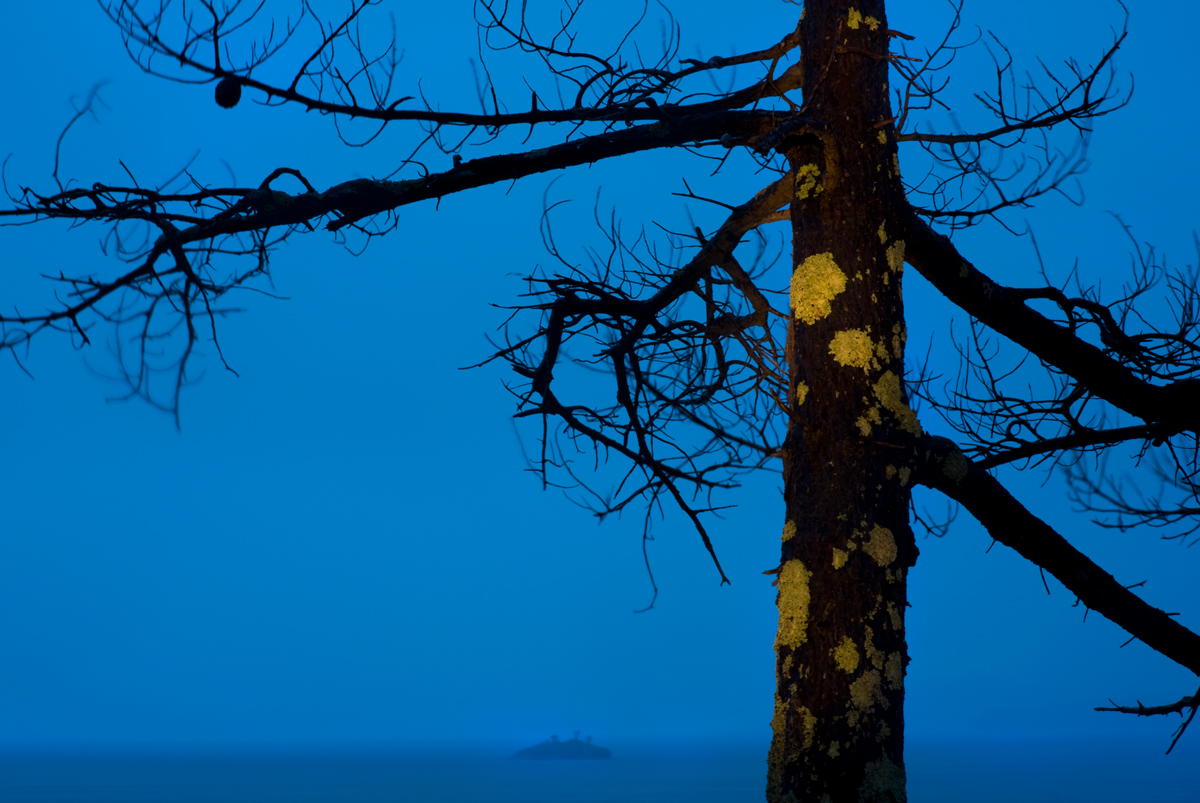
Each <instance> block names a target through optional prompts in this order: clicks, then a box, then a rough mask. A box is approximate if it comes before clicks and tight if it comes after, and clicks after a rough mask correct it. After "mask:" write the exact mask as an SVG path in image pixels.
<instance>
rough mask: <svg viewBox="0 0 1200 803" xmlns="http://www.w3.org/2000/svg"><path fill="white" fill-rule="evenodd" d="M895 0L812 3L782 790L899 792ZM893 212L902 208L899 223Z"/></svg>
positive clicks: (907, 551) (902, 526) (804, 27)
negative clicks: (891, 72)
mask: <svg viewBox="0 0 1200 803" xmlns="http://www.w3.org/2000/svg"><path fill="white" fill-rule="evenodd" d="M883 6H884V4H883V2H882V0H876V2H865V3H862V4H860V5H858V6H857V7H855V8H850V9H847V8H846V7H845V6H841V5H839V4H836V3H831V2H811V1H810V2H807V3H806V4H805V9H804V16H803V18H802V24H801V37H802V45H801V47H802V52H803V56H802V61H803V74H804V87H803V88H804V99H805V116H806V117H808V118H811V119H815V120H818V121H820V124H819V125H816V126H809V127H807V128H805V129H801V130H798V131H797V132H796V133H795V134H794V135H793V136H791V137H790V138H789V139H787V140H786V141H785V142H784V143H783V145H782V146H781V148H780V150H782V151H783V152H784V153H785V154H786V156H787V157H788V160H789V161H790V163H791V165H792V167H793V168H794V169H795V171H796V191H795V202H794V203H793V205H792V224H793V238H794V239H793V243H794V258H795V261H794V273H793V278H792V299H791V300H792V314H793V319H792V323H791V331H790V334H789V343H788V362H789V365H790V369H791V383H792V384H791V387H792V392H793V399H794V402H795V405H796V406H795V414H794V417H793V421H792V424H791V428H790V432H789V435H788V439H787V446H786V450H785V466H784V478H785V495H786V499H787V519H786V523H785V526H784V532H783V544H782V561H781V564H780V569H779V577H778V579H779V596H778V605H779V632H778V636H777V639H776V681H777V691H776V700H775V714H774V719H773V721H772V727H773V730H774V739H773V741H772V745H771V752H770V757H769V759H768V789H767V799H768V800H770V801H813V803H818V801H820V802H821V803H842V801H902V800H904V799H905V792H904V784H905V775H904V760H903V740H904V721H903V702H904V683H903V680H904V671H905V666H906V665H907V663H908V654H907V651H906V649H905V640H904V609H905V605H906V586H905V583H906V575H907V570H908V568H909V567H910V566H912V565H913V564H914V562H915V560H916V556H917V550H916V545H915V543H914V540H913V536H912V532H911V529H910V527H909V521H908V500H909V488H910V478H911V473H912V469H913V466H912V465H911V459H910V458H909V457H908V455H910V454H912V450H911V449H907V448H900V444H905V443H911V442H912V440H913V439H914V438H915V436H917V435H918V434H920V427H919V424H918V423H917V421H916V418H915V416H914V415H913V413H912V411H911V410H910V409H909V407H908V405H907V402H906V397H905V393H904V389H903V384H902V382H903V379H902V378H903V357H904V340H905V330H904V318H903V309H902V304H901V294H900V279H901V271H902V268H903V261H904V242H903V241H902V240H900V239H897V235H899V234H900V232H901V226H902V221H901V220H900V219H898V218H897V217H896V216H897V210H899V209H902V208H904V207H903V190H902V187H901V185H900V174H899V164H898V161H897V157H896V154H897V149H896V143H895V140H894V136H893V132H892V126H891V125H890V124H889V123H888V122H887V121H888V120H889V118H890V117H891V116H892V115H891V112H890V106H889V102H888V89H887V77H888V70H887V61H886V59H885V58H882V56H883V55H884V54H886V53H887V51H888V41H887V23H886V19H885V17H884V7H883ZM889 216H891V218H889Z"/></svg>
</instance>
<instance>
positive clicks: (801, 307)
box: [792, 251, 846, 324]
mask: <svg viewBox="0 0 1200 803" xmlns="http://www.w3.org/2000/svg"><path fill="white" fill-rule="evenodd" d="M845 289H846V274H844V273H842V271H841V268H839V267H838V266H837V263H836V262H834V261H833V254H831V253H829V252H828V251H826V252H825V253H823V254H813V255H812V256H810V257H808V258H807V259H805V260H804V261H803V262H801V263H800V264H799V265H797V266H796V270H795V271H793V272H792V314H793V315H795V316H796V317H797V318H799V319H800V320H802V321H804V322H805V323H807V324H813V323H816V322H817V321H819V320H821V319H822V318H824V317H825V316H826V315H828V314H829V313H830V312H832V311H833V306H832V305H831V302H832V301H833V299H834V298H835V297H836V296H837V295H838V293H841V292H842V291H844V290H845Z"/></svg>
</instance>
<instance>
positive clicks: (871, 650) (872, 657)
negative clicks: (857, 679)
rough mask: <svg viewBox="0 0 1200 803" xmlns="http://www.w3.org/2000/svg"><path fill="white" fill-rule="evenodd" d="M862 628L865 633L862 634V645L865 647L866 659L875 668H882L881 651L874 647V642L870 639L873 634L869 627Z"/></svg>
mask: <svg viewBox="0 0 1200 803" xmlns="http://www.w3.org/2000/svg"><path fill="white" fill-rule="evenodd" d="M863 630H864V631H865V635H864V636H863V647H864V648H865V649H866V653H867V660H868V661H869V662H870V663H871V666H873V667H875V668H876V669H883V653H882V652H880V651H879V650H878V649H876V648H875V642H874V641H873V640H872V639H873V638H874V636H875V634H874V633H873V632H872V631H871V628H869V627H866V628H863Z"/></svg>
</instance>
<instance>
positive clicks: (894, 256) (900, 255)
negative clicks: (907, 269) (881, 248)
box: [887, 240, 904, 273]
mask: <svg viewBox="0 0 1200 803" xmlns="http://www.w3.org/2000/svg"><path fill="white" fill-rule="evenodd" d="M887 263H888V267H889V268H891V269H892V271H893V272H895V273H899V272H900V271H902V270H904V241H903V240H897V241H896V242H894V243H892V244H891V245H889V246H888V249H887Z"/></svg>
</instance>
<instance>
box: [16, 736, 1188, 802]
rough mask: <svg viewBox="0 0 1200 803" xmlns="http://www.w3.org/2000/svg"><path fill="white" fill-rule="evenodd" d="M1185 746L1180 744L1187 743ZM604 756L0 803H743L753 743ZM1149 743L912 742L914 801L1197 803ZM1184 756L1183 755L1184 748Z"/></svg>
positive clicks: (80, 757)
mask: <svg viewBox="0 0 1200 803" xmlns="http://www.w3.org/2000/svg"><path fill="white" fill-rule="evenodd" d="M1185 738H1187V737H1185ZM611 746H612V747H613V751H614V755H613V758H612V759H611V760H607V761H603V760H597V761H520V760H512V759H509V758H506V757H505V755H504V754H503V753H502V752H500V749H499V748H498V747H493V748H492V749H489V748H480V747H479V746H470V747H463V748H462V749H456V750H453V751H449V750H446V749H444V748H443V749H441V750H438V751H430V750H428V749H425V750H422V749H420V748H410V749H407V750H404V751H388V752H370V753H368V752H360V753H347V752H308V753H303V752H292V753H286V752H274V753H271V752H264V751H258V752H244V753H240V754H234V753H228V754H218V753H208V754H199V753H175V754H169V753H158V754H151V753H143V754H135V753H108V754H98V753H93V754H90V755H87V754H49V753H42V754H25V755H17V754H9V755H4V756H0V801H3V802H4V803H335V801H336V802H337V803H383V802H384V801H387V802H388V803H406V802H407V801H412V802H413V803H468V801H469V802H470V803H478V801H488V802H489V803H676V802H677V803H685V801H686V803H749V802H750V801H761V800H763V787H764V784H765V774H766V762H765V746H759V745H754V746H748V745H744V744H741V745H714V744H706V745H693V746H690V747H688V748H687V749H684V750H679V749H674V750H672V749H664V748H662V747H661V746H654V745H641V746H638V745H633V744H630V745H625V746H621V745H618V744H613V745H611ZM1155 747H1158V746H1147V750H1146V751H1144V752H1143V751H1138V752H1137V753H1136V754H1130V752H1129V751H1128V749H1127V748H1126V749H1123V750H1121V751H1120V752H1119V753H1114V750H1113V749H1112V748H1106V746H1105V743H1104V742H1102V741H1089V740H1087V739H1082V740H1077V739H1076V740H1059V741H1055V742H1045V743H1032V742H1028V741H1021V740H1011V739H1010V740H997V741H987V740H978V739H968V740H964V739H940V740H937V739H928V740H910V741H909V745H908V773H909V800H910V801H912V803H951V801H953V803H961V802H963V801H970V802H971V803H1018V801H1019V803H1197V801H1200V767H1197V766H1196V764H1195V762H1194V761H1190V760H1188V757H1187V756H1186V754H1185V755H1180V756H1178V757H1177V759H1178V760H1176V761H1174V762H1172V759H1171V757H1168V758H1167V759H1166V760H1162V756H1161V752H1162V751H1161V750H1159V749H1154V748H1155ZM1189 752H1194V751H1189Z"/></svg>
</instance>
